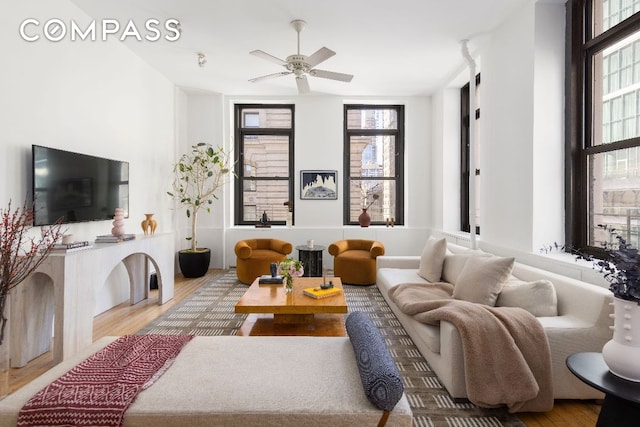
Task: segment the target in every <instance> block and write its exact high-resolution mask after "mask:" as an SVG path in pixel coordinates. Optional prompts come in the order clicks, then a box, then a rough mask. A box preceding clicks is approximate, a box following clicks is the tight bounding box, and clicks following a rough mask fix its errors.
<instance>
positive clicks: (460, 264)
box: [441, 250, 491, 285]
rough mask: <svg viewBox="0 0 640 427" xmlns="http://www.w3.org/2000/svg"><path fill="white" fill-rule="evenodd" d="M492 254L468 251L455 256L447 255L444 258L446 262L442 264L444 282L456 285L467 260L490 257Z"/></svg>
mask: <svg viewBox="0 0 640 427" xmlns="http://www.w3.org/2000/svg"><path fill="white" fill-rule="evenodd" d="M489 256H491V255H490V254H488V253H486V252H481V251H472V250H467V251H464V252H459V253H455V254H451V253H447V254H446V255H445V256H444V262H443V263H442V278H441V280H442V281H443V282H448V283H451V284H452V285H455V284H456V282H457V280H458V276H459V275H460V273H461V272H462V269H463V268H464V265H465V264H466V263H467V260H468V259H469V258H471V257H489Z"/></svg>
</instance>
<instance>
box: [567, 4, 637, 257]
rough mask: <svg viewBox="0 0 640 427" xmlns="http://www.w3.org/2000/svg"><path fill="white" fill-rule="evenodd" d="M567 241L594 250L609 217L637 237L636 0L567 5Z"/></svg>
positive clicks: (611, 223) (622, 231)
mask: <svg viewBox="0 0 640 427" xmlns="http://www.w3.org/2000/svg"><path fill="white" fill-rule="evenodd" d="M568 8H569V9H568V13H567V17H568V20H569V22H568V24H569V25H567V28H568V29H569V28H570V29H571V30H570V31H571V33H570V35H569V37H570V38H569V41H570V46H571V51H570V56H569V57H568V60H569V61H570V62H569V63H568V68H567V69H568V71H569V72H570V73H571V74H570V77H571V83H572V84H570V85H569V87H568V90H567V95H568V96H567V101H568V102H569V105H568V108H567V111H568V112H569V113H568V114H569V115H568V125H569V126H568V129H569V134H568V135H569V137H568V138H567V153H568V155H569V156H570V158H571V167H570V170H569V171H568V175H567V178H568V179H567V182H568V185H567V194H568V197H567V204H566V207H567V219H566V229H567V241H568V242H571V243H572V244H573V246H575V247H581V248H588V249H591V250H592V251H593V250H597V248H599V247H600V246H601V242H602V241H603V240H604V239H606V238H608V235H606V234H605V233H604V232H603V231H602V230H600V229H599V228H598V224H607V225H609V226H612V227H614V228H616V229H617V230H618V233H619V234H621V235H622V236H623V237H625V238H626V239H627V242H628V243H630V244H632V245H633V246H635V247H638V244H639V243H640V242H639V240H638V231H639V229H640V14H639V13H638V12H639V11H640V0H574V1H572V2H570V4H569V6H568Z"/></svg>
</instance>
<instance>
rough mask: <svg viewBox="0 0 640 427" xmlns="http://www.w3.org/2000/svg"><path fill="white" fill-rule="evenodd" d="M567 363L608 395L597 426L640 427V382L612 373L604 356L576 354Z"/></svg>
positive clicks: (575, 373) (583, 379) (580, 376)
mask: <svg viewBox="0 0 640 427" xmlns="http://www.w3.org/2000/svg"><path fill="white" fill-rule="evenodd" d="M566 363H567V367H568V368H569V370H570V371H571V372H572V373H573V374H574V375H575V376H576V377H578V378H579V379H580V380H582V381H583V382H584V383H586V384H589V385H590V386H591V387H593V388H596V389H598V390H600V391H602V392H604V393H605V398H604V402H603V403H602V407H601V408H600V415H599V416H598V423H597V424H596V426H597V427H605V426H606V427H632V426H637V425H640V383H637V382H633V381H629V380H625V379H623V378H620V377H618V376H616V375H614V374H612V373H611V372H610V371H609V367H608V366H607V364H606V363H605V362H604V359H603V358H602V353H593V352H586V353H575V354H572V355H570V356H569V357H567V362H566Z"/></svg>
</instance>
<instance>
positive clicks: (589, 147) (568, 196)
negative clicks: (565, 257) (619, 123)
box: [565, 0, 640, 255]
mask: <svg viewBox="0 0 640 427" xmlns="http://www.w3.org/2000/svg"><path fill="white" fill-rule="evenodd" d="M593 1H594V0H569V2H567V13H566V19H567V23H566V31H567V37H566V76H565V88H566V89H565V91H566V92H565V100H566V107H565V114H566V117H565V121H566V123H567V126H566V127H565V141H566V143H565V171H566V173H565V215H566V216H565V242H566V243H567V244H566V247H567V248H579V249H580V250H582V251H584V252H587V253H591V254H594V255H600V254H602V253H603V249H602V248H601V247H600V246H591V245H589V226H590V224H589V215H590V212H589V206H588V198H589V182H588V180H589V170H588V159H589V156H590V155H593V154H599V153H605V152H609V151H617V150H620V149H624V148H630V147H639V146H640V137H635V138H630V139H623V140H620V141H616V142H610V143H607V144H594V142H593V138H594V136H593V134H592V133H593V132H592V130H593V127H592V126H593V121H592V113H593V108H594V103H593V102H594V101H593V84H592V83H593V79H594V76H593V73H592V58H593V56H595V55H597V54H598V53H599V52H601V51H602V50H604V49H605V48H606V47H607V46H611V45H613V44H615V43H616V42H618V41H620V40H622V39H624V38H625V37H627V36H629V35H631V34H633V33H635V32H637V31H638V28H640V13H635V14H634V15H632V16H630V17H628V18H626V19H625V20H624V21H621V22H620V23H618V24H616V25H614V26H613V27H611V28H609V29H608V30H606V31H604V32H602V33H601V34H598V35H595V36H594V35H592V28H593V25H592V19H593Z"/></svg>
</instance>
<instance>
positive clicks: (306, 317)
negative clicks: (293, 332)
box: [273, 313, 313, 325]
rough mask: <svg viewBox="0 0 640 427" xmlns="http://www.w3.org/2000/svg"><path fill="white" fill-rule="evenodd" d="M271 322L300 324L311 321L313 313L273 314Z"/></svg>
mask: <svg viewBox="0 0 640 427" xmlns="http://www.w3.org/2000/svg"><path fill="white" fill-rule="evenodd" d="M273 323H277V324H280V325H300V324H305V325H306V324H310V323H313V314H278V313H276V314H274V315H273Z"/></svg>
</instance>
